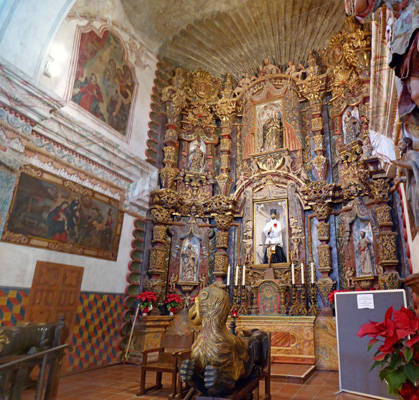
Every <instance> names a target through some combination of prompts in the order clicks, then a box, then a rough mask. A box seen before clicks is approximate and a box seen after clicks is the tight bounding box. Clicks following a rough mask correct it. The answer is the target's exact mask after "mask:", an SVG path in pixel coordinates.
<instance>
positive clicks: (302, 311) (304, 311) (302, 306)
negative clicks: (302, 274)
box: [300, 283, 307, 315]
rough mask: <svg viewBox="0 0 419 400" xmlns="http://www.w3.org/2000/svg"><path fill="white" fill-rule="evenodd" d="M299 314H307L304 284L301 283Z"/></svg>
mask: <svg viewBox="0 0 419 400" xmlns="http://www.w3.org/2000/svg"><path fill="white" fill-rule="evenodd" d="M300 315H307V306H306V284H305V283H302V284H301V304H300Z"/></svg>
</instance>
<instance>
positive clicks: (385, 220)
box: [369, 178, 400, 289]
mask: <svg viewBox="0 0 419 400" xmlns="http://www.w3.org/2000/svg"><path fill="white" fill-rule="evenodd" d="M369 186H370V190H371V192H372V195H373V197H374V201H375V203H376V204H377V206H376V207H375V213H376V216H377V223H378V227H379V229H380V231H379V233H378V235H377V246H378V259H379V262H378V265H379V268H377V270H378V271H379V272H380V273H379V275H378V283H379V286H380V289H398V288H399V286H400V277H399V274H398V272H397V270H396V267H397V265H398V263H399V261H398V260H397V245H396V232H393V231H392V227H393V222H392V218H391V207H390V206H389V205H388V201H389V197H388V193H389V189H390V188H389V184H388V179H386V178H379V179H372V180H371V181H370V182H369Z"/></svg>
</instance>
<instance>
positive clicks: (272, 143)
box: [262, 117, 284, 151]
mask: <svg viewBox="0 0 419 400" xmlns="http://www.w3.org/2000/svg"><path fill="white" fill-rule="evenodd" d="M283 146H284V134H283V128H282V121H281V119H280V118H279V119H278V118H276V117H272V118H269V119H268V120H267V121H266V122H265V124H264V125H263V145H262V149H263V151H272V150H276V149H280V148H282V147H283Z"/></svg>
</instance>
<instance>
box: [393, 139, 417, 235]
mask: <svg viewBox="0 0 419 400" xmlns="http://www.w3.org/2000/svg"><path fill="white" fill-rule="evenodd" d="M399 151H400V155H401V156H404V161H400V160H394V161H392V163H393V164H395V165H397V166H398V167H401V168H403V169H404V171H405V176H403V177H401V178H396V179H395V182H396V183H400V182H405V184H406V200H407V204H408V207H409V208H410V210H409V211H410V213H411V214H412V215H411V216H412V217H413V218H410V223H411V224H412V225H413V224H414V225H416V229H415V230H412V231H413V232H414V233H415V234H414V235H412V240H413V239H414V237H415V236H416V233H417V230H418V228H419V186H418V184H419V182H418V180H419V153H418V152H417V151H415V150H413V141H412V139H411V138H409V137H404V138H401V139H400V140H399Z"/></svg>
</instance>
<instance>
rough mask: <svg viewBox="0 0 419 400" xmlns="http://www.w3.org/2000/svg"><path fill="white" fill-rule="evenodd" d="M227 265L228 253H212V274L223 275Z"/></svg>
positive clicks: (225, 272)
mask: <svg viewBox="0 0 419 400" xmlns="http://www.w3.org/2000/svg"><path fill="white" fill-rule="evenodd" d="M227 267H228V254H227V253H225V252H220V253H215V255H214V275H216V276H217V275H218V276H225V275H226V274H227Z"/></svg>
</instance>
